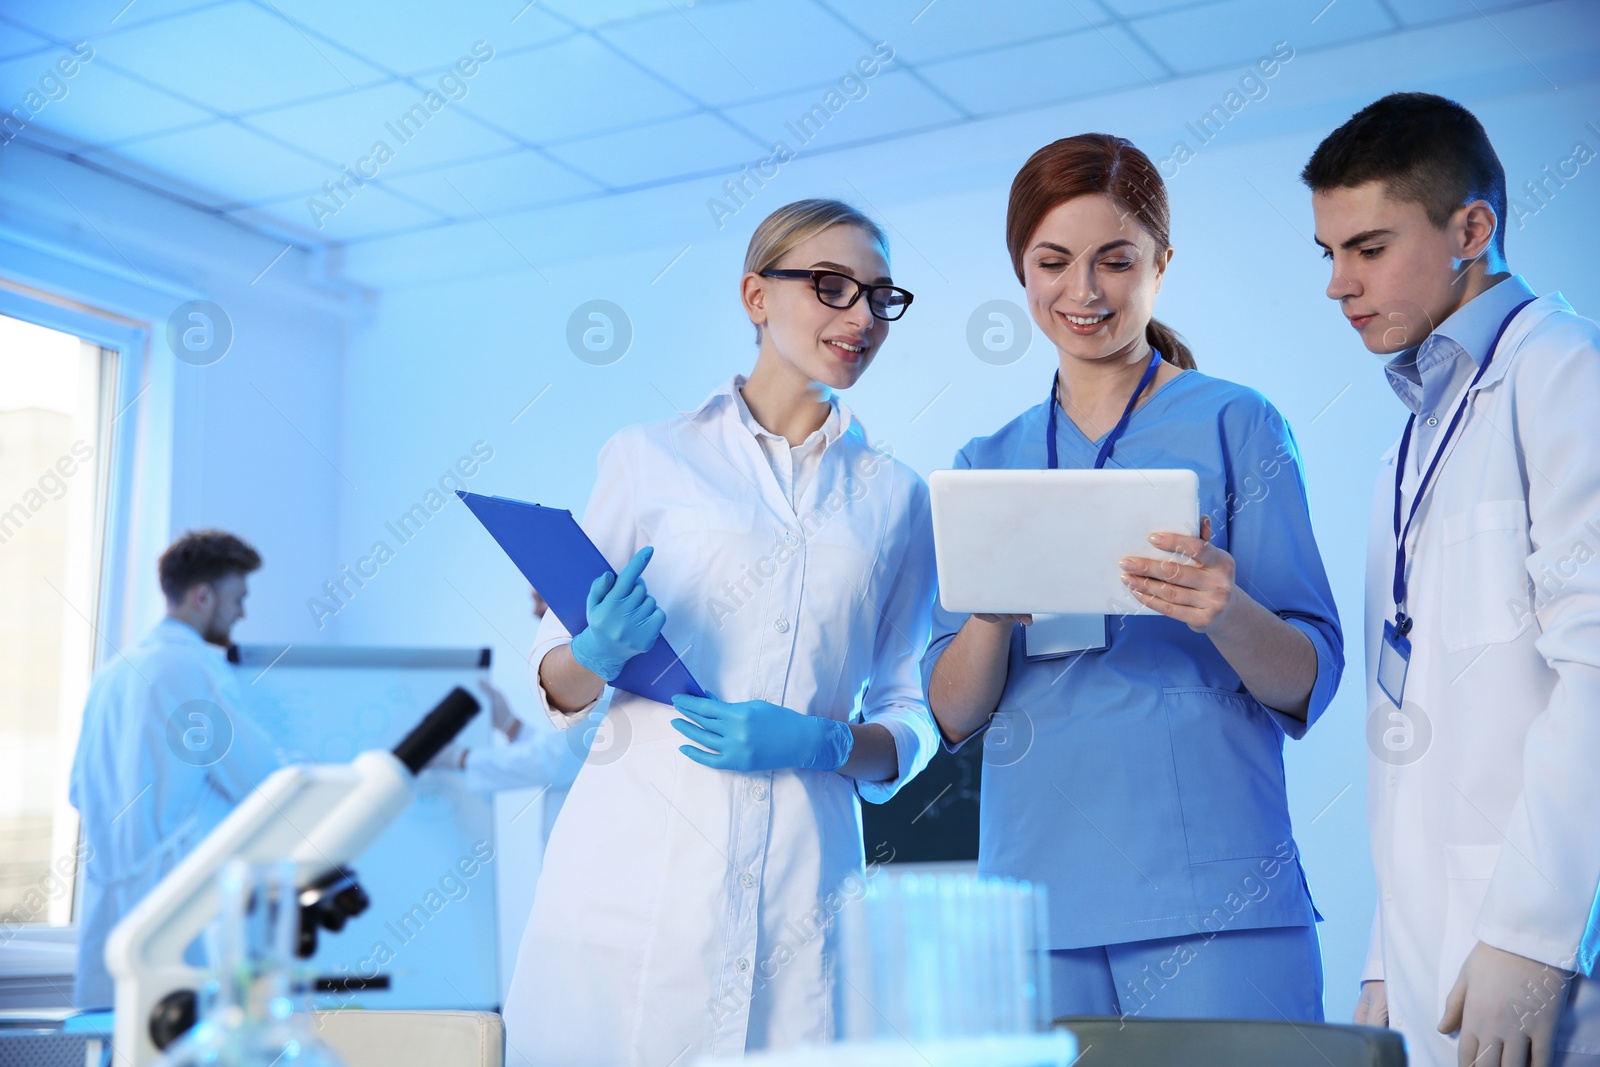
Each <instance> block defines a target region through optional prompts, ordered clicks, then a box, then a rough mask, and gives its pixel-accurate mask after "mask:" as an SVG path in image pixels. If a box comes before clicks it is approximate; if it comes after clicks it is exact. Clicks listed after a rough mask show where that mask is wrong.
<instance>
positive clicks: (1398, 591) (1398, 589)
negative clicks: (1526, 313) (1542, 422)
mask: <svg viewBox="0 0 1600 1067" xmlns="http://www.w3.org/2000/svg"><path fill="white" fill-rule="evenodd" d="M1531 303H1533V298H1531V297H1530V298H1529V299H1527V300H1524V301H1523V302H1522V303H1520V304H1518V305H1517V306H1516V307H1514V308H1512V309H1511V314H1509V315H1507V316H1506V317H1505V321H1503V322H1501V323H1500V329H1498V330H1496V331H1495V335H1494V340H1493V341H1491V342H1489V354H1488V355H1486V356H1484V357H1483V362H1482V363H1481V364H1480V365H1479V366H1478V373H1477V374H1474V375H1473V376H1472V381H1471V383H1469V384H1468V385H1467V388H1466V389H1465V390H1464V391H1463V392H1462V394H1461V403H1459V404H1457V405H1456V413H1455V414H1454V415H1452V416H1451V417H1450V425H1449V426H1447V427H1446V428H1445V431H1444V434H1443V435H1442V436H1441V437H1440V438H1439V443H1438V444H1437V445H1436V446H1435V448H1434V450H1433V461H1432V462H1431V463H1429V464H1428V469H1427V470H1426V471H1424V472H1423V475H1422V481H1421V482H1419V483H1418V484H1417V494H1416V496H1414V497H1412V498H1411V511H1410V513H1409V514H1407V515H1406V522H1405V525H1404V526H1401V525H1400V497H1401V494H1400V486H1401V483H1402V482H1403V481H1404V480H1405V475H1406V454H1407V453H1408V452H1409V451H1410V450H1411V431H1412V429H1413V428H1414V427H1415V426H1416V424H1417V415H1416V412H1412V414H1411V417H1410V418H1409V419H1407V420H1406V432H1405V433H1404V434H1402V435H1401V437H1400V454H1399V455H1398V456H1397V457H1396V458H1395V465H1394V543H1395V550H1394V626H1395V632H1396V633H1398V634H1399V635H1400V636H1401V637H1404V636H1405V635H1406V634H1408V633H1410V632H1411V623H1412V619H1411V617H1410V616H1408V615H1407V614H1406V613H1405V603H1406V540H1407V538H1408V536H1409V535H1410V533H1411V522H1412V520H1414V519H1415V518H1416V517H1417V509H1418V508H1420V507H1421V506H1422V498H1423V497H1424V496H1426V495H1427V492H1428V487H1429V485H1431V484H1432V482H1433V475H1434V472H1435V471H1437V470H1438V469H1439V461H1440V460H1442V459H1444V454H1445V452H1446V451H1447V450H1448V448H1449V445H1450V438H1451V437H1452V436H1454V434H1455V432H1456V428H1457V427H1458V426H1460V425H1461V416H1462V415H1463V414H1465V412H1466V410H1467V402H1468V401H1469V400H1471V399H1472V387H1473V386H1474V385H1477V384H1478V380H1479V379H1480V378H1482V377H1483V372H1484V371H1486V370H1488V369H1489V364H1490V363H1492V362H1494V354H1495V350H1496V349H1498V348H1499V347H1500V338H1501V337H1503V336H1505V332H1506V327H1508V326H1510V325H1511V320H1512V319H1514V318H1516V317H1517V312H1519V311H1521V310H1522V309H1523V308H1525V307H1527V306H1528V305H1529V304H1531Z"/></svg>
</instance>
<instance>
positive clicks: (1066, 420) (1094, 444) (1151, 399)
mask: <svg viewBox="0 0 1600 1067" xmlns="http://www.w3.org/2000/svg"><path fill="white" fill-rule="evenodd" d="M1194 373H1196V372H1195V371H1193V370H1188V369H1185V370H1180V371H1179V372H1178V373H1177V374H1176V375H1174V376H1173V377H1171V378H1168V379H1167V380H1166V381H1165V382H1163V383H1162V384H1161V385H1158V386H1156V391H1155V392H1153V393H1151V394H1150V395H1149V396H1148V397H1147V398H1145V401H1144V403H1142V404H1137V405H1135V406H1134V409H1133V414H1132V415H1130V416H1129V418H1128V428H1129V429H1130V430H1131V429H1132V428H1133V420H1134V419H1136V418H1138V417H1139V414H1140V412H1143V411H1147V410H1149V408H1150V407H1151V405H1153V404H1154V403H1155V402H1156V401H1157V400H1159V399H1160V398H1161V397H1162V396H1163V395H1164V394H1165V393H1166V392H1167V389H1168V387H1169V386H1171V385H1172V384H1173V383H1174V382H1181V381H1183V379H1185V378H1187V377H1189V376H1190V375H1191V374H1194ZM1050 403H1052V404H1054V405H1055V406H1056V408H1057V410H1059V411H1060V412H1061V414H1060V417H1058V418H1057V419H1056V425H1057V426H1058V427H1059V426H1063V425H1065V426H1071V427H1072V432H1073V433H1074V434H1076V435H1077V440H1079V441H1081V442H1083V443H1084V444H1085V445H1087V446H1088V447H1089V448H1099V447H1100V442H1102V441H1104V440H1105V439H1106V433H1110V432H1111V430H1109V429H1108V430H1106V433H1103V434H1101V435H1100V436H1099V437H1096V438H1093V439H1091V438H1090V437H1089V435H1088V434H1086V433H1084V432H1083V427H1081V426H1079V425H1078V424H1077V422H1075V421H1074V420H1073V418H1072V416H1071V415H1069V414H1067V410H1066V409H1065V408H1063V407H1062V406H1061V401H1060V400H1058V399H1056V390H1055V389H1054V388H1052V389H1051V390H1050ZM1048 413H1049V411H1048V409H1046V414H1048Z"/></svg>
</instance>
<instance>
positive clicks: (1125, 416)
mask: <svg viewBox="0 0 1600 1067" xmlns="http://www.w3.org/2000/svg"><path fill="white" fill-rule="evenodd" d="M1150 353H1151V355H1150V365H1149V366H1148V367H1146V368H1145V369H1144V377H1142V378H1140V379H1139V384H1138V386H1136V387H1135V388H1134V390H1133V395H1132V396H1130V397H1129V398H1128V406H1127V407H1125V408H1123V409H1122V418H1120V419H1118V420H1117V424H1116V426H1114V427H1112V429H1111V432H1110V433H1108V434H1106V439H1105V440H1104V441H1102V442H1101V443H1100V454H1099V455H1097V456H1096V457H1095V458H1094V469H1095V470H1099V469H1100V468H1101V467H1104V466H1105V465H1106V460H1108V459H1110V458H1111V451H1112V449H1114V448H1116V446H1117V439H1118V438H1119V437H1121V436H1122V434H1123V431H1125V430H1127V428H1128V420H1129V419H1131V418H1133V405H1135V404H1137V403H1138V402H1139V394H1141V393H1143V392H1144V391H1145V387H1146V386H1148V385H1149V384H1150V383H1151V382H1152V381H1154V380H1155V376H1156V368H1158V367H1160V366H1161V353H1160V352H1159V351H1157V350H1156V349H1154V348H1152V349H1151V350H1150ZM1059 376H1060V371H1057V372H1056V374H1055V375H1053V376H1052V377H1051V378H1050V403H1049V409H1050V415H1049V418H1048V419H1047V420H1046V421H1045V429H1044V451H1045V455H1046V456H1047V457H1048V458H1049V461H1050V470H1055V469H1056V468H1057V467H1059V466H1060V465H1061V464H1060V462H1059V460H1058V458H1057V456H1056V408H1057V407H1058V406H1059V405H1057V404H1056V381H1057V378H1058V377H1059Z"/></svg>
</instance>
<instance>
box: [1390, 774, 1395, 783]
mask: <svg viewBox="0 0 1600 1067" xmlns="http://www.w3.org/2000/svg"><path fill="white" fill-rule="evenodd" d="M1389 784H1390V785H1394V775H1392V774H1391V775H1390V776H1389Z"/></svg>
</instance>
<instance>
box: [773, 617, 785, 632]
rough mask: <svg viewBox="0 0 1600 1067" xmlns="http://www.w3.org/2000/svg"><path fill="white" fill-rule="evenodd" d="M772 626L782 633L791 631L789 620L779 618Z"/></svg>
mask: <svg viewBox="0 0 1600 1067" xmlns="http://www.w3.org/2000/svg"><path fill="white" fill-rule="evenodd" d="M772 628H773V629H774V630H776V631H778V632H779V633H780V634H786V633H788V632H789V620H788V619H779V620H778V621H777V622H775V623H773V624H772Z"/></svg>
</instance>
